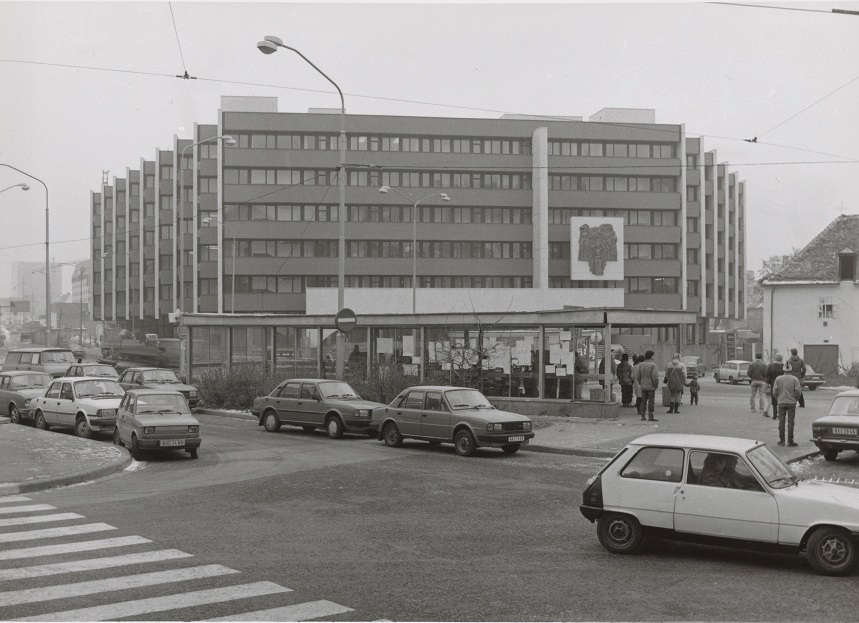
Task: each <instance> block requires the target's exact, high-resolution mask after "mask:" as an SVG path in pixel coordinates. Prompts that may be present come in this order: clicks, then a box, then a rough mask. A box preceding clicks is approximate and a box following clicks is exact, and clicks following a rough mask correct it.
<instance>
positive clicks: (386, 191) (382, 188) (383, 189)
mask: <svg viewBox="0 0 859 623" xmlns="http://www.w3.org/2000/svg"><path fill="white" fill-rule="evenodd" d="M390 190H391V187H390V186H382V187H381V188H380V189H379V192H380V193H382V194H383V195H387V194H388V191H390Z"/></svg>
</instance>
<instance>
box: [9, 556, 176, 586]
mask: <svg viewBox="0 0 859 623" xmlns="http://www.w3.org/2000/svg"><path fill="white" fill-rule="evenodd" d="M191 556H193V554H186V553H185V552H183V551H180V550H178V549H162V550H157V551H154V552H141V553H139V554H125V555H122V556H109V557H107V558H88V559H86V560H73V561H71V562H58V563H54V564H47V565H35V566H32V567H19V568H17V569H0V581H2V580H17V579H20V578H39V577H44V576H46V575H59V574H61V573H74V572H76V571H91V570H93V569H110V568H112V567H123V566H126V565H138V564H143V563H147V562H161V561H163V560H175V559H177V558H190V557H191Z"/></svg>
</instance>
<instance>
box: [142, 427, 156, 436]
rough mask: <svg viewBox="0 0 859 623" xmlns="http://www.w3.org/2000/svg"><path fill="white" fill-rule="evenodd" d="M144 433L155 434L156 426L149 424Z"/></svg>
mask: <svg viewBox="0 0 859 623" xmlns="http://www.w3.org/2000/svg"><path fill="white" fill-rule="evenodd" d="M143 434H144V435H154V434H155V427H154V426H147V427H146V428H144V429H143Z"/></svg>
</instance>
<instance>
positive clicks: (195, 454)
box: [188, 448, 200, 459]
mask: <svg viewBox="0 0 859 623" xmlns="http://www.w3.org/2000/svg"><path fill="white" fill-rule="evenodd" d="M188 454H190V455H191V458H192V459H196V458H199V456H200V449H199V448H190V449H189V450H188Z"/></svg>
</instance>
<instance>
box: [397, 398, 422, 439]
mask: <svg viewBox="0 0 859 623" xmlns="http://www.w3.org/2000/svg"><path fill="white" fill-rule="evenodd" d="M425 394H426V392H424V391H418V390H412V391H410V392H409V393H408V394H406V395H405V396H403V399H402V400H401V401H400V404H399V406H398V407H396V408H394V409H392V410H393V412H394V417H395V418H396V420H397V426H399V428H400V433H402V434H403V435H405V436H407V437H420V436H421V419H422V417H423V408H424V396H425Z"/></svg>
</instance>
